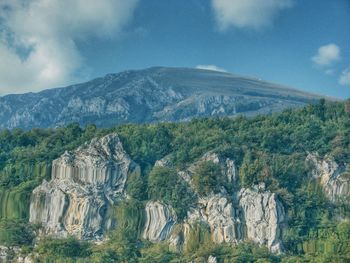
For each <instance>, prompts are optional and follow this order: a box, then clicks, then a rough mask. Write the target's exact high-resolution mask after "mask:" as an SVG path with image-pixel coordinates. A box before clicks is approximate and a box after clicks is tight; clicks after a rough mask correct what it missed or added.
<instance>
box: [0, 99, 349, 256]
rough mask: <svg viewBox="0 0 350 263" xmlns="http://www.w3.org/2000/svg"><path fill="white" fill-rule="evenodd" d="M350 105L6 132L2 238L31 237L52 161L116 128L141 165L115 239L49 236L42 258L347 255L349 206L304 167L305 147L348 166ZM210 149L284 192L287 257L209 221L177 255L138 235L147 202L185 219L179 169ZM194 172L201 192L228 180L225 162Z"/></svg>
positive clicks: (0, 176) (188, 193) (1, 168)
mask: <svg viewBox="0 0 350 263" xmlns="http://www.w3.org/2000/svg"><path fill="white" fill-rule="evenodd" d="M349 105H350V104H349V102H348V101H347V102H344V103H343V102H339V103H330V102H325V101H323V100H321V101H320V102H319V103H316V104H313V105H308V106H306V107H304V108H302V109H297V110H286V111H284V112H281V113H278V114H272V115H270V116H256V117H253V118H246V117H242V116H241V117H237V118H234V119H231V118H220V119H219V118H205V119H195V120H192V121H190V122H186V123H177V124H170V123H161V124H147V125H121V126H118V127H115V128H110V129H98V128H96V126H95V125H88V126H86V127H85V128H84V129H83V128H81V127H79V125H78V124H71V125H69V126H67V127H62V128H57V129H32V130H30V131H22V130H20V129H14V130H12V131H9V130H3V131H0V220H1V223H0V243H5V244H20V245H22V244H30V242H31V236H30V234H31V233H32V232H31V230H29V229H31V228H30V227H29V226H27V225H26V224H24V223H23V222H27V221H28V211H29V200H30V193H31V191H32V190H33V188H34V187H36V186H37V185H38V184H40V183H41V182H42V180H43V179H49V177H50V173H51V163H52V160H54V159H55V158H57V157H58V156H60V155H61V154H62V153H63V152H64V151H66V150H73V149H75V148H77V147H78V146H79V145H81V144H82V143H84V142H86V141H89V140H91V138H93V137H98V136H102V135H104V134H107V133H110V132H117V133H118V135H119V136H120V138H121V140H122V142H123V146H124V148H125V150H126V151H127V152H128V154H129V155H130V156H131V158H132V159H133V160H134V161H135V162H136V163H138V164H140V165H141V168H142V169H141V173H134V174H131V175H130V176H129V177H128V180H127V193H128V195H129V197H130V199H128V200H126V201H123V202H122V203H120V204H118V206H117V207H116V208H115V209H113V208H112V209H111V210H113V211H115V217H116V222H117V224H116V225H117V228H116V229H115V230H113V231H112V232H111V233H110V241H108V242H107V243H106V244H104V245H101V246H95V245H86V244H85V243H84V242H83V243H80V242H78V241H76V240H63V241H57V242H56V241H54V240H46V241H43V242H41V243H40V245H39V246H38V249H37V250H36V251H39V253H40V255H42V258H43V260H42V262H45V260H46V262H55V261H57V260H61V262H73V261H72V259H71V257H73V258H75V259H74V260H75V261H77V262H84V260H85V261H86V262H137V261H140V262H150V260H151V259H152V260H153V262H189V261H190V260H194V259H197V260H198V261H199V262H201V260H202V261H203V260H204V259H205V258H206V257H207V256H209V255H213V256H216V257H217V258H218V260H219V262H349V258H350V255H349V247H350V246H349V245H348V244H349V243H350V237H349V235H348V232H349V227H348V225H347V224H344V223H340V224H338V223H336V221H335V219H334V217H335V215H336V214H337V215H338V214H339V215H341V216H344V217H346V216H348V217H349V216H350V208H349V205H347V204H346V203H339V204H331V203H330V202H329V201H328V200H327V198H325V196H324V193H323V191H322V189H321V187H320V185H319V184H318V183H317V182H316V181H314V180H310V177H309V176H308V175H307V173H308V167H306V166H305V157H306V154H307V152H318V153H319V154H320V156H324V155H326V154H330V155H331V156H333V157H334V159H335V160H336V161H337V162H338V163H339V164H343V163H348V164H349V163H350V113H349V112H350V110H349V108H350V106H349ZM208 151H213V152H217V153H220V154H221V155H223V156H225V157H229V158H231V159H233V160H234V161H235V164H236V166H237V167H238V170H239V180H240V186H241V187H252V186H253V185H255V184H257V183H260V182H264V183H265V185H266V187H267V189H268V190H270V191H272V192H275V193H277V194H278V196H279V198H280V199H281V200H282V202H283V203H284V205H285V208H286V212H287V214H288V231H286V233H284V235H283V239H284V245H285V248H286V255H283V256H273V255H271V254H270V253H268V251H267V250H266V249H265V248H261V247H258V246H256V245H253V244H250V243H244V244H239V245H238V246H230V245H214V244H213V243H212V242H211V241H210V235H209V232H208V229H207V228H206V226H197V227H196V228H194V229H193V230H192V232H191V233H190V236H191V238H190V242H189V243H188V244H187V247H186V248H185V251H184V252H183V253H179V254H176V253H173V252H171V251H169V249H168V248H167V246H166V245H165V244H158V245H157V244H147V243H145V242H144V241H141V240H140V235H141V233H140V231H141V229H142V224H143V206H144V203H145V202H146V201H147V200H160V201H162V202H164V203H166V204H169V205H171V206H172V207H173V208H174V210H175V212H176V213H177V215H178V217H179V218H180V219H183V218H184V217H185V216H186V211H187V210H188V208H189V207H191V206H192V204H193V202H195V198H194V194H193V192H192V190H191V189H190V187H189V186H188V185H187V183H185V182H184V181H183V180H182V179H181V178H179V176H178V175H177V171H179V170H180V169H183V168H186V167H188V166H189V165H190V164H192V163H193V162H194V161H197V160H198V159H199V158H200V157H201V156H202V155H203V154H204V153H206V152H208ZM164 156H170V158H171V160H172V162H173V164H174V167H173V168H160V167H156V168H152V167H153V166H154V163H155V161H156V160H159V159H161V158H163V157H164ZM349 174H350V173H349ZM192 179H193V181H192V183H193V186H194V187H195V189H196V190H197V192H198V193H199V194H201V195H206V194H209V193H211V192H214V193H216V192H219V191H220V189H221V188H222V187H226V186H227V182H226V178H224V177H223V176H222V173H221V171H220V167H219V166H217V165H215V164H214V163H212V162H203V163H202V164H200V165H199V166H198V167H197V168H196V169H195V170H194V173H193V178H192ZM11 222H12V223H11ZM13 222H17V223H13ZM27 234H28V235H27ZM22 236H23V240H22V239H19V237H22ZM45 243H46V245H45ZM66 248H67V252H65V250H66ZM75 250H79V251H81V253H82V254H79V253H80V252H79V251H75ZM65 253H67V254H65Z"/></svg>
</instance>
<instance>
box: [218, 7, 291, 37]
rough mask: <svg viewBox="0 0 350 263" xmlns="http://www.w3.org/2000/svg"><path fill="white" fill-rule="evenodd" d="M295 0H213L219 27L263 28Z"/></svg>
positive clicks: (270, 23)
mask: <svg viewBox="0 0 350 263" xmlns="http://www.w3.org/2000/svg"><path fill="white" fill-rule="evenodd" d="M293 3H294V0H212V7H213V9H214V12H215V18H216V21H217V24H218V26H219V29H220V30H222V31H224V30H226V29H228V28H229V27H230V26H234V27H237V28H253V29H261V28H264V27H268V26H271V25H272V23H273V20H274V18H275V17H276V16H277V15H278V14H279V13H280V11H282V10H284V9H287V8H290V7H292V6H293Z"/></svg>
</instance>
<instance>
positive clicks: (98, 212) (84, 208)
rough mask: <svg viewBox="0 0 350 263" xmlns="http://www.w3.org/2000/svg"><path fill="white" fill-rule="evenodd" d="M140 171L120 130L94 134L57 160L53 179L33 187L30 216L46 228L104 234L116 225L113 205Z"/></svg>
mask: <svg viewBox="0 0 350 263" xmlns="http://www.w3.org/2000/svg"><path fill="white" fill-rule="evenodd" d="M139 172H140V168H139V166H138V165H137V164H135V163H134V162H133V161H132V160H131V159H130V157H129V156H128V155H127V154H126V153H125V151H124V149H123V146H122V144H121V142H120V140H119V138H118V136H117V134H115V133H112V134H109V135H106V136H104V137H102V138H100V139H93V140H92V141H91V142H90V143H86V144H84V145H83V146H81V147H79V148H78V149H77V150H75V151H73V152H66V153H64V154H63V155H62V156H61V157H60V158H58V159H56V160H54V161H53V164H52V179H51V181H49V182H47V181H44V182H43V183H42V184H41V185H40V186H38V187H37V188H35V189H34V191H33V193H32V199H31V203H30V218H29V221H30V222H31V223H40V224H42V229H43V234H49V235H53V236H55V237H66V236H67V235H73V236H76V237H77V238H81V239H93V240H100V239H102V238H103V234H104V231H105V230H108V229H110V227H111V220H110V218H108V216H107V214H108V213H107V210H108V208H109V207H110V206H111V205H113V204H115V202H116V201H117V200H119V199H121V198H124V197H125V183H126V180H127V177H128V175H129V174H130V173H139Z"/></svg>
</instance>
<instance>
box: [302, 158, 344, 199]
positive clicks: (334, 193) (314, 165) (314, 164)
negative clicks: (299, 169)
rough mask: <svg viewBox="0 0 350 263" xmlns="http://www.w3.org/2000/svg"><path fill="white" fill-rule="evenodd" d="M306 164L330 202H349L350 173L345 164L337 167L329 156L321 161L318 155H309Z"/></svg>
mask: <svg viewBox="0 0 350 263" xmlns="http://www.w3.org/2000/svg"><path fill="white" fill-rule="evenodd" d="M306 162H307V164H308V165H309V166H310V168H311V172H310V174H311V176H312V177H313V178H315V179H318V180H320V183H321V185H322V187H323V189H324V192H325V194H326V196H327V197H328V198H329V199H330V200H331V201H332V202H337V201H345V202H349V201H350V200H349V197H350V172H349V171H348V170H347V168H346V165H345V164H343V165H339V164H337V163H336V162H335V161H334V160H333V159H332V158H331V157H329V156H326V157H325V158H324V159H322V158H320V157H319V156H318V154H311V153H310V154H308V156H307V158H306Z"/></svg>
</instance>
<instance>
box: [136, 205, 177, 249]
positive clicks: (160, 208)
mask: <svg viewBox="0 0 350 263" xmlns="http://www.w3.org/2000/svg"><path fill="white" fill-rule="evenodd" d="M145 212H146V220H145V225H144V231H143V235H142V237H143V238H144V239H148V240H149V241H152V242H157V241H163V240H165V239H167V238H168V237H169V235H170V232H171V230H172V228H173V226H174V224H175V222H176V215H175V213H174V211H173V209H172V208H171V207H170V206H168V205H164V204H162V203H160V202H152V201H150V202H148V203H147V204H146V207H145Z"/></svg>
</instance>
